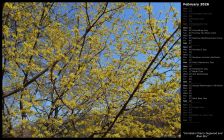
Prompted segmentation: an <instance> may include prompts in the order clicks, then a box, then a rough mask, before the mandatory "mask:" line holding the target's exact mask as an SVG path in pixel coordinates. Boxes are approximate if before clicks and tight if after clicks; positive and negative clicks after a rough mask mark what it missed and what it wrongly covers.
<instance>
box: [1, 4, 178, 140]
mask: <svg viewBox="0 0 224 140" xmlns="http://www.w3.org/2000/svg"><path fill="white" fill-rule="evenodd" d="M169 5H170V8H169V9H168V11H162V12H161V13H160V15H161V17H162V18H160V16H155V15H154V14H153V6H152V5H148V3H146V4H144V5H142V6H140V4H139V3H89V2H88V3H84V2H83V3H72V4H71V3H35V2H33V3H17V2H14V3H10V2H7V3H4V8H3V17H2V23H3V25H2V28H3V29H2V33H3V35H2V78H3V89H2V90H3V99H2V103H3V104H2V112H3V114H2V116H3V120H2V125H3V136H4V137H104V136H105V137H176V136H178V135H179V132H180V95H179V94H178V93H176V91H177V89H179V88H180V30H179V27H178V26H179V25H180V19H179V18H180V17H179V14H178V11H176V9H175V8H174V7H173V6H172V4H169ZM127 10H128V11H129V14H130V15H129V17H126V16H127ZM140 10H141V11H143V12H139V11H140ZM168 24H172V25H173V27H171V28H173V29H172V30H171V29H168ZM169 28H170V27H169ZM174 31H175V32H174ZM156 54H158V55H156ZM139 58H141V59H139ZM143 58H144V59H143ZM150 63H151V65H149V64H150ZM148 65H149V67H148V69H147V66H148ZM144 74H145V75H144ZM116 117H117V119H115V118H116ZM110 127H111V128H110Z"/></svg>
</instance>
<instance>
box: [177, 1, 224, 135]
mask: <svg viewBox="0 0 224 140" xmlns="http://www.w3.org/2000/svg"><path fill="white" fill-rule="evenodd" d="M220 2H221V1H220ZM223 10H224V6H223V5H222V3H218V1H217V0H210V1H207V2H206V1H202V0H198V1H188V2H182V50H181V53H182V66H181V68H182V83H181V85H182V86H181V92H182V106H181V109H182V114H181V122H182V129H181V131H182V133H181V137H183V138H211V137H223V121H224V115H223V112H224V111H223V110H224V109H223V108H224V100H223V94H224V51H223V50H224V49H223V47H224V43H223V33H224V32H223V28H224V27H223V26H224V21H223V17H224V16H223Z"/></svg>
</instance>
